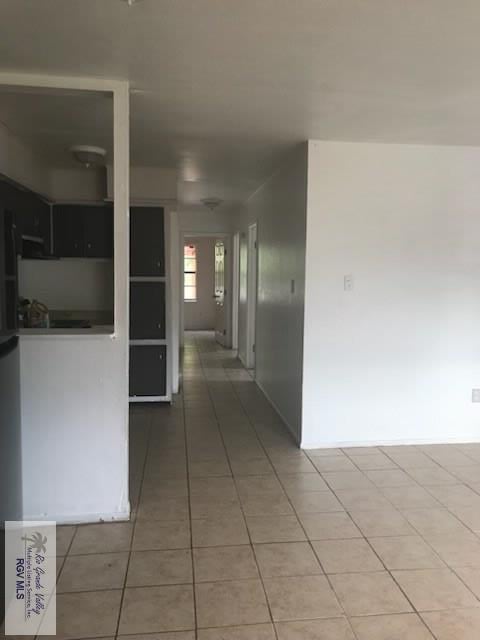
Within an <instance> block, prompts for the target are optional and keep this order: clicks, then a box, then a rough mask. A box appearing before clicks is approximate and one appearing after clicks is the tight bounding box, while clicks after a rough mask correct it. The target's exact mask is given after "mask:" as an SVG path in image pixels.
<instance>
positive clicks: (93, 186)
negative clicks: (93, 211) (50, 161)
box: [49, 167, 107, 202]
mask: <svg viewBox="0 0 480 640" xmlns="http://www.w3.org/2000/svg"><path fill="white" fill-rule="evenodd" d="M49 180H50V184H49V195H50V197H51V199H52V200H53V201H55V202H62V201H64V202H102V201H103V200H104V199H105V198H106V196H107V173H106V169H104V168H103V167H102V168H99V169H94V168H90V169H85V168H82V167H79V168H78V169H76V168H64V169H59V168H54V169H52V170H51V171H50V174H49Z"/></svg>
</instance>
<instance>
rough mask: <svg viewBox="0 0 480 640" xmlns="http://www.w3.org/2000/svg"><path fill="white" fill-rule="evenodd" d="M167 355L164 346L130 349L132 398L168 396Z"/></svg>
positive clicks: (134, 347) (133, 347)
mask: <svg viewBox="0 0 480 640" xmlns="http://www.w3.org/2000/svg"><path fill="white" fill-rule="evenodd" d="M166 354H167V348H166V347H165V346H164V345H162V346H151V345H148V346H145V347H143V346H141V347H139V346H131V347H130V382H129V386H130V397H135V396H137V397H142V396H143V397H146V396H164V395H165V394H166V392H167V374H166V372H167V368H166V362H167V360H166Z"/></svg>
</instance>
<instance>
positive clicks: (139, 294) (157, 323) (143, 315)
mask: <svg viewBox="0 0 480 640" xmlns="http://www.w3.org/2000/svg"><path fill="white" fill-rule="evenodd" d="M164 338H165V283H164V282H131V283H130V340H145V339H147V340H148V339H152V340H154V339H157V340H163V339H164Z"/></svg>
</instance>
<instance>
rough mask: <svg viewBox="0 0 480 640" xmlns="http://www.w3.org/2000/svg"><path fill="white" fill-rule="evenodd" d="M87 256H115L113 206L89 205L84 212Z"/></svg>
mask: <svg viewBox="0 0 480 640" xmlns="http://www.w3.org/2000/svg"><path fill="white" fill-rule="evenodd" d="M83 216H84V218H83V220H84V225H85V226H84V230H85V255H86V256H87V258H111V257H112V256H113V207H111V206H106V207H88V208H87V209H86V210H85V212H84V214H83Z"/></svg>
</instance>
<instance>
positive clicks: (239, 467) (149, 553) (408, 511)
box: [57, 334, 480, 640]
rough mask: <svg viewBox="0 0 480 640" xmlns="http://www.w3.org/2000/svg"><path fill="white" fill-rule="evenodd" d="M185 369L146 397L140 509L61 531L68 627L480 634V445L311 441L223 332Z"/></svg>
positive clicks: (448, 638) (236, 634) (391, 636)
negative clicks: (290, 427) (169, 399)
mask: <svg viewBox="0 0 480 640" xmlns="http://www.w3.org/2000/svg"><path fill="white" fill-rule="evenodd" d="M183 371H184V375H183V389H182V394H181V395H180V396H178V397H177V398H176V400H175V403H174V405H172V406H171V407H163V406H145V405H137V406H134V407H132V412H131V481H132V487H131V498H132V506H133V509H134V517H133V519H132V522H131V523H116V524H100V525H85V526H78V527H61V528H59V529H58V550H57V551H58V553H59V554H60V558H59V571H60V575H59V582H58V594H59V595H58V596H57V598H58V602H57V608H58V632H57V633H58V636H59V637H70V638H93V637H104V638H114V637H115V636H116V635H131V636H134V635H135V637H136V638H137V639H138V640H140V637H141V638H142V640H147V638H148V637H150V638H152V640H194V639H195V638H198V640H273V639H275V638H277V639H278V640H304V639H305V640H355V639H357V640H400V639H402V640H403V638H408V640H428V639H430V640H431V639H432V638H437V640H474V639H475V640H477V639H478V637H479V636H480V601H479V599H478V598H479V596H480V539H479V533H480V495H479V494H480V445H463V446H461V445H458V446H453V445H452V446H449V445H443V446H425V447H390V448H385V449H383V450H382V449H380V448H365V449H349V450H333V449H329V450H316V451H310V452H308V455H307V453H306V452H302V451H300V450H299V449H297V447H296V446H295V445H294V443H293V442H292V440H291V438H290V436H289V435H288V433H287V432H286V430H285V428H284V426H283V425H282V422H281V420H280V419H279V417H278V416H277V414H276V413H275V412H274V411H273V409H272V408H271V406H270V405H269V403H268V402H267V401H266V399H265V397H264V396H263V394H262V393H261V392H260V390H259V389H258V387H256V385H255V384H254V382H253V381H252V379H251V377H250V375H249V374H248V372H246V371H245V369H243V367H242V366H241V365H240V364H239V362H238V361H237V360H235V359H234V358H233V356H232V354H231V352H229V351H226V350H224V349H222V348H221V347H220V346H218V345H217V344H216V343H215V342H214V341H213V339H212V338H211V337H210V335H208V334H187V337H186V344H185V350H184V367H183ZM192 584H193V585H194V588H192ZM417 612H420V613H419V614H418V613H417ZM427 626H428V627H429V628H430V629H431V631H432V632H433V635H432V634H431V633H430V631H429V630H428V628H427ZM195 629H197V631H196V632H195V631H194V630H195ZM145 634H155V635H151V636H147V635H145Z"/></svg>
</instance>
